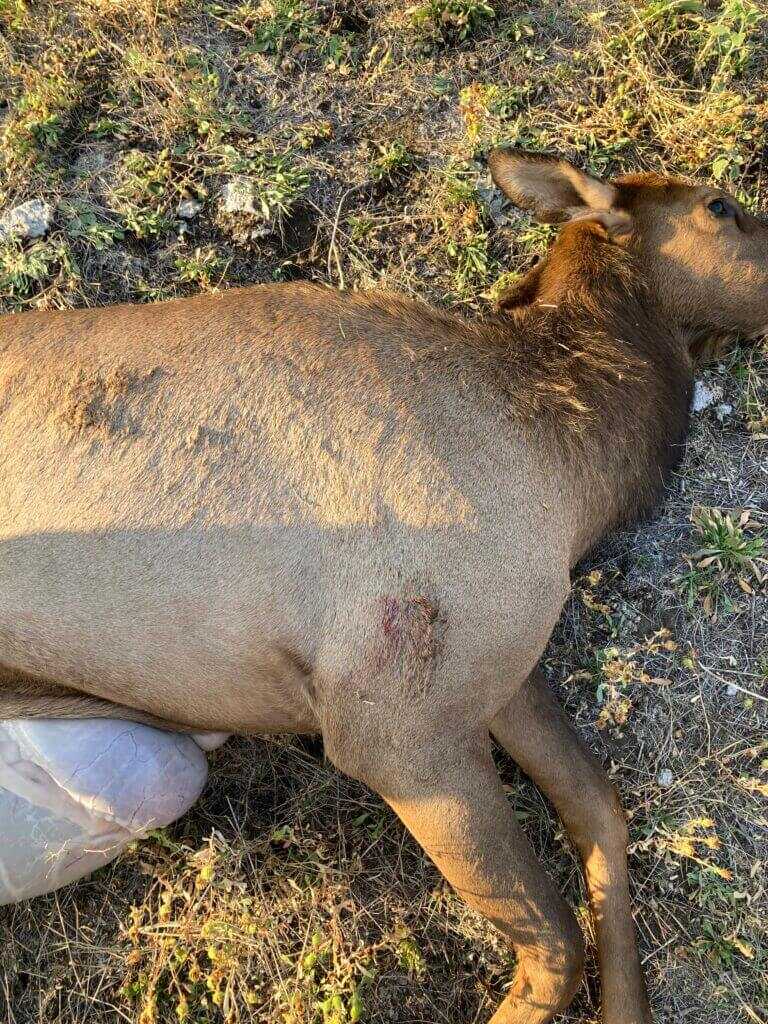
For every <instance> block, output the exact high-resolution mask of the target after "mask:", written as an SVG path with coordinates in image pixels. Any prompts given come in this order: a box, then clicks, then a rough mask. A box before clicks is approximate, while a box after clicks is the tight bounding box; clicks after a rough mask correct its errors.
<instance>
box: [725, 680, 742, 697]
mask: <svg viewBox="0 0 768 1024" xmlns="http://www.w3.org/2000/svg"><path fill="white" fill-rule="evenodd" d="M725 692H726V694H727V696H729V697H735V696H736V694H737V693H739V688H738V686H734V684H733V683H728V685H727V686H726V688H725Z"/></svg>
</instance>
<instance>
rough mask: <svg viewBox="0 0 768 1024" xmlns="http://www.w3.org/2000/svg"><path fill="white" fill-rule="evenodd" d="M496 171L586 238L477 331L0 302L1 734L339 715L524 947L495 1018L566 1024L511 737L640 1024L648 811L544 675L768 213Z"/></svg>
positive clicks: (464, 883) (539, 161)
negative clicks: (632, 858) (18, 306)
mask: <svg viewBox="0 0 768 1024" xmlns="http://www.w3.org/2000/svg"><path fill="white" fill-rule="evenodd" d="M489 162H490V168H491V172H492V175H493V178H494V180H495V182H496V184H497V185H498V186H499V187H500V188H501V189H502V190H503V191H504V192H505V193H506V195H507V196H508V197H509V198H510V199H511V200H512V201H513V202H514V203H516V204H517V205H519V206H521V207H523V208H525V209H527V210H530V211H532V212H533V213H534V215H536V216H537V217H538V218H539V219H541V220H543V221H549V222H562V224H563V226H562V228H561V230H560V232H559V235H558V237H557V238H556V240H555V241H554V243H553V244H552V247H551V249H550V251H549V253H548V255H547V256H546V258H544V259H543V260H542V261H541V262H540V263H539V264H538V265H537V266H535V267H534V268H533V269H532V270H531V271H530V272H529V273H528V274H527V276H525V277H524V278H522V279H521V280H520V282H519V283H518V284H517V285H516V286H515V287H513V288H512V289H511V290H510V291H509V292H508V293H507V294H506V295H505V296H504V298H503V299H502V302H501V309H500V311H499V312H498V314H497V315H496V316H494V317H492V318H490V319H488V320H487V321H484V322H472V323H470V322H466V321H465V320H463V319H460V318H459V317H457V316H454V315H450V314H448V313H446V312H442V311H439V310H436V309H431V308H429V307H427V306H426V305H423V304H421V303H419V302H414V301H411V300H410V299H406V298H403V297H399V296H395V295H390V294H378V293H373V294H358V293H350V292H338V291H335V290H332V289H328V288H323V287H317V286H312V285H306V284H288V285H268V286H259V287H253V288H243V289H238V290H231V291H225V292H223V293H221V294H217V295H205V296H200V297H196V298H192V299H185V300H182V301H173V302H165V303H162V304H158V305H138V306H119V307H116V308H105V309H98V310H94V309H82V310H75V311H46V312H32V313H24V314H20V315H9V316H5V317H3V318H0V348H1V350H2V359H1V360H0V374H1V375H2V396H3V398H2V407H1V411H0V663H1V664H2V666H3V674H2V676H1V677H0V718H14V717H17V718H18V717H35V716H47V717H61V718H66V717H93V716H94V715H104V716H109V717H117V718H133V719H139V720H142V721H149V722H152V723H156V724H157V723H160V724H162V725H164V726H165V727H167V728H179V729H188V730H226V731H232V732H239V733H275V732H288V731H294V732H297V733H321V734H322V736H323V739H324V742H325V749H326V752H327V756H328V757H329V758H330V759H331V760H332V761H333V762H334V764H335V765H337V766H338V768H339V769H340V770H341V771H343V772H346V773H348V774H349V775H351V776H353V777H355V778H356V779H359V780H362V781H363V782H365V783H367V784H368V785H369V786H371V787H372V788H373V789H374V790H376V791H377V792H378V793H379V794H381V796H382V797H383V798H384V799H385V800H386V801H387V803H388V804H390V805H391V807H392V808H394V810H395V812H396V813H397V814H398V815H399V816H400V818H401V819H402V821H403V822H404V823H405V825H406V826H407V827H408V829H409V830H410V831H411V832H412V834H413V835H414V836H415V838H416V840H417V841H418V842H419V843H420V844H421V846H422V847H423V848H424V850H425V851H426V853H427V854H428V855H429V857H430V858H431V859H432V860H433V861H434V863H435V864H436V865H437V867H438V868H439V870H440V871H441V872H442V873H443V875H444V876H445V877H446V879H448V881H449V882H450V883H451V884H452V885H453V886H454V887H455V888H456V890H457V891H458V892H459V893H460V894H461V895H462V896H463V898H464V899H465V900H466V901H467V903H468V904H469V905H470V906H472V907H474V908H475V909H476V910H477V911H479V912H480V913H481V914H483V915H485V917H486V918H488V919H489V920H490V921H491V922H492V923H493V924H494V925H495V926H496V927H497V928H498V929H499V930H500V931H501V932H502V934H503V935H504V937H505V939H506V940H507V941H508V942H509V944H510V945H511V946H512V947H513V948H514V950H515V953H516V956H517V968H516V974H515V977H514V981H513V984H512V987H511V989H510V990H509V992H508V994H507V996H506V998H505V999H504V1001H503V1003H502V1004H501V1006H500V1007H499V1008H498V1010H497V1011H496V1013H495V1014H494V1016H493V1024H543V1022H545V1021H549V1020H550V1019H551V1017H552V1015H553V1014H555V1013H556V1012H558V1011H561V1010H563V1009H564V1008H565V1007H566V1006H567V1005H568V1003H569V1002H570V1000H571V998H572V996H573V994H574V992H575V991H576V989H577V988H578V987H579V984H580V981H581V977H582V961H583V943H582V936H581V932H580V929H579V927H578V925H577V923H576V919H575V917H574V915H573V913H572V912H571V910H570V909H569V907H568V906H567V905H566V903H565V902H564V900H563V899H562V898H561V897H560V895H559V894H558V892H557V891H556V890H555V888H554V887H553V885H552V884H551V882H550V881H549V880H548V878H547V876H546V875H545V873H544V872H543V870H542V868H541V867H540V865H539V864H538V863H537V861H536V858H535V857H534V855H533V852H532V850H531V848H530V846H529V845H528V842H527V841H526V839H525V837H524V835H523V834H522V832H521V830H520V828H519V827H518V825H517V824H516V820H515V814H514V812H513V809H512V808H511V807H510V805H509V801H508V799H507V796H506V794H505V791H504V789H503V788H502V786H501V784H500V782H499V779H498V778H497V774H496V771H495V768H494V764H493V760H492V756H491V736H493V737H495V738H496V740H497V741H498V742H499V743H500V744H501V745H502V746H503V747H504V748H505V749H506V750H507V751H508V753H509V755H510V756H511V757H512V758H513V759H514V760H515V761H516V762H517V764H518V765H520V767H521V768H522V769H523V770H524V771H525V772H526V773H527V774H528V775H529V776H530V777H531V779H532V780H533V781H534V782H535V783H536V784H537V785H538V786H539V787H540V788H541V789H542V791H543V792H544V793H545V794H546V796H547V797H548V798H549V799H550V800H551V801H552V803H553V805H554V807H555V808H556V810H557V812H558V814H559V815H560V817H561V819H562V821H563V824H564V826H565V828H566V830H567V832H568V833H569V835H570V836H571V838H572V839H573V842H574V844H575V846H576V847H577V849H578V851H579V853H580V855H581V858H582V860H583V864H584V871H585V876H586V884H587V888H588V892H589V896H590V900H591V905H592V909H593V912H594V922H595V934H596V938H597V947H598V955H599V961H600V971H601V979H602V999H603V1019H604V1021H605V1024H647V1022H648V1021H650V1011H649V1006H648V1000H647V997H646V993H645V988H644V984H643V979H642V975H641V970H640V963H639V959H638V953H637V947H636V940H635V934H634V927H633V922H632V915H631V908H630V898H629V890H628V879H627V863H626V845H627V829H626V825H625V819H624V815H623V813H622V809H621V806H620V804H619V801H618V799H617V796H616V793H615V792H614V790H613V788H612V786H611V785H610V783H609V781H608V780H607V778H606V776H605V774H604V772H603V771H602V769H601V768H600V766H599V765H598V764H597V763H596V761H595V760H594V759H593V758H592V756H591V755H590V754H589V753H588V752H587V750H586V749H585V748H584V747H583V746H582V744H581V742H580V741H579V739H578V738H577V737H576V735H575V734H574V732H573V731H572V730H571V728H570V726H569V724H568V722H567V721H566V719H565V718H564V716H563V713H562V711H561V710H560V708H559V706H558V703H557V701H556V700H555V699H554V697H553V695H552V693H551V692H550V690H549V688H548V686H547V685H546V684H545V682H544V680H543V678H542V674H541V672H540V670H539V669H538V668H537V663H538V661H539V658H540V656H541V654H542V651H543V649H544V647H545V645H546V643H547V640H548V638H549V636H550V633H551V632H552V629H553V627H554V625H555V623H556V622H557V619H558V616H559V615H560V611H561V609H562V607H563V603H564V600H565V598H566V596H567V594H568V589H569V574H570V571H571V569H572V568H573V566H574V565H575V563H576V562H577V561H578V560H579V559H580V558H581V557H582V556H583V555H584V554H585V552H587V551H588V550H589V549H590V548H591V547H592V546H593V545H594V544H595V543H596V542H597V541H598V540H599V538H601V537H602V536H603V535H604V534H605V533H606V531H609V530H611V529H612V528H614V527H616V526H618V525H620V524H625V523H627V522H629V521H631V520H634V519H636V518H637V517H638V516H639V515H641V514H642V513H643V512H644V511H646V510H648V509H649V508H650V507H651V506H652V505H653V504H654V503H655V502H656V501H657V499H658V498H659V496H660V494H661V493H662V490H663V488H664V484H665V481H666V480H668V478H669V475H670V471H671V470H672V468H673V467H674V465H675V463H676V461H677V460H678V459H679V457H680V455H681V452H682V445H683V441H684V438H685V434H686V427H687V421H688V406H689V400H690V395H691V385H692V375H693V367H694V359H695V357H696V355H697V353H698V352H699V351H700V350H701V349H702V347H704V346H705V343H706V342H707V341H708V339H711V338H713V337H716V338H726V337H729V336H732V335H734V334H737V333H740V334H744V335H753V334H756V333H758V332H761V331H764V330H765V329H766V327H768V226H767V225H766V224H764V223H762V222H761V221H759V220H758V219H757V218H755V217H754V216H752V215H750V214H748V213H747V212H746V211H745V210H744V209H743V208H742V207H741V206H740V205H739V203H738V202H736V200H735V199H733V198H732V197H731V196H729V195H727V194H725V193H724V192H723V191H722V190H720V189H718V188H710V187H708V186H703V185H691V184H688V183H686V182H683V181H680V180H677V179H673V178H667V177H661V176H659V175H656V174H636V175H631V176H629V177H623V178H619V179H618V180H616V181H613V182H611V183H608V182H605V181H601V180H599V179H597V178H595V177H592V176H590V175H588V174H585V173H583V172H581V171H580V170H578V169H576V168H575V167H574V166H572V165H571V164H570V163H568V162H566V161H564V160H557V159H553V158H550V157H545V156H542V155H533V154H527V153H523V152H518V151H511V150H504V149H500V150H496V151H494V152H493V153H492V154H491V155H490V161H489Z"/></svg>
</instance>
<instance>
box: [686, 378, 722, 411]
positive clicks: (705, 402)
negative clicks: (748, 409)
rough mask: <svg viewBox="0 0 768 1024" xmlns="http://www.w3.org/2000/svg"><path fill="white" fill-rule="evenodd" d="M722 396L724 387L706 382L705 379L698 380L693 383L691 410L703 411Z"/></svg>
mask: <svg viewBox="0 0 768 1024" xmlns="http://www.w3.org/2000/svg"><path fill="white" fill-rule="evenodd" d="M722 397H723V389H722V388H721V387H720V385H719V384H705V383H704V381H703V380H697V381H696V383H695V384H694V385H693V399H692V401H691V412H703V411H704V410H705V409H709V407H710V406H711V405H714V404H715V402H719V401H720V399H721V398H722Z"/></svg>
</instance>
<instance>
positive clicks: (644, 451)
mask: <svg viewBox="0 0 768 1024" xmlns="http://www.w3.org/2000/svg"><path fill="white" fill-rule="evenodd" d="M500 305H501V308H502V309H503V310H504V311H505V315H503V316H501V317H500V318H498V319H497V320H495V321H494V322H493V323H492V324H489V325H488V326H487V327H486V338H488V337H489V335H490V337H491V338H492V339H493V344H492V345H491V349H492V350H493V352H494V353H495V360H494V361H495V362H496V366H497V374H495V376H496V375H497V380H498V382H499V384H500V386H501V387H502V389H506V390H507V392H508V404H507V407H508V410H509V414H510V415H511V416H512V417H513V418H514V419H517V420H519V421H522V422H525V423H528V424H530V426H531V428H532V429H534V430H535V431H536V434H537V435H538V436H540V437H543V438H544V439H545V442H546V443H547V444H549V445H550V446H551V448H552V450H553V454H557V455H559V456H560V458H561V459H562V464H563V466H564V469H565V470H566V472H567V473H568V474H569V475H570V477H571V479H572V481H573V487H574V488H575V495H576V497H577V499H578V500H579V501H581V502H582V504H583V510H584V516H585V520H584V532H585V538H586V539H585V541H584V546H585V548H586V547H589V546H591V544H592V543H594V542H595V541H596V540H597V539H598V537H599V536H601V535H602V534H603V533H605V532H606V530H608V529H610V528H612V527H614V526H617V525H621V524H625V523H627V522H629V521H632V520H634V519H636V518H638V517H639V516H641V515H643V514H644V513H645V512H647V511H648V510H649V509H650V508H651V507H652V506H653V505H654V504H655V503H656V502H657V501H658V499H659V497H660V494H661V493H662V491H663V488H664V485H665V483H666V482H667V480H668V479H669V476H670V474H671V471H672V470H673V468H674V466H675V464H676V463H677V462H678V460H679V458H680V457H681V455H682V442H683V440H684V438H685V434H686V430H687V425H688V408H689V404H690V394H691V386H692V363H691V359H690V356H689V354H688V348H687V345H686V343H685V339H684V338H683V337H682V336H681V335H680V334H678V333H677V332H676V331H675V328H674V327H673V326H672V325H671V324H669V323H668V322H667V321H665V319H664V317H663V316H662V314H661V313H660V312H659V310H658V307H657V305H656V304H655V303H654V301H653V299H652V297H651V295H650V294H649V293H648V291H647V290H646V287H645V285H644V283H643V279H642V273H641V271H640V268H638V267H636V266H635V262H634V259H633V257H632V255H631V253H630V252H628V251H627V250H626V249H625V248H623V247H621V246H618V245H615V244H613V243H611V242H610V241H609V240H608V239H607V237H606V235H605V233H604V231H603V230H602V229H600V228H599V227H598V226H596V225H592V224H590V223H589V222H585V223H582V224H574V225H571V226H569V227H568V228H566V229H564V230H563V232H562V233H561V236H560V239H559V240H558V242H557V244H556V246H555V247H554V249H553V251H552V253H551V255H550V256H549V257H548V258H547V260H545V261H544V262H543V263H542V264H540V265H539V266H537V267H536V268H534V270H532V271H531V272H530V274H529V275H528V276H527V277H526V278H524V279H523V280H522V281H521V282H520V284H519V285H518V286H517V287H516V288H515V290H514V292H513V293H511V294H509V295H507V296H506V297H504V298H503V299H502V302H501V303H500Z"/></svg>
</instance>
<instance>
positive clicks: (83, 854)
mask: <svg viewBox="0 0 768 1024" xmlns="http://www.w3.org/2000/svg"><path fill="white" fill-rule="evenodd" d="M217 739H220V738H217ZM215 743H216V741H215V740H213V737H211V736H210V734H209V735H208V736H206V737H201V745H198V743H197V742H195V740H194V739H193V738H191V737H189V736H182V735H179V734H178V733H172V732H162V731H160V730H159V729H153V728H150V727H149V726H145V725H138V724H134V723H132V722H120V721H112V720H109V719H105V720H97V719H89V720H79V721H48V720H41V719H34V720H18V721H6V722H0V905H2V904H5V903H13V902H16V901H17V900H22V899H28V898H30V897H32V896H39V895H41V894H43V893H46V892H50V891H51V890H53V889H57V888H59V886H62V885H66V884H67V883H69V882H73V881H75V880H76V879H78V878H82V877H83V876H84V875H87V874H90V873H91V872H92V871H95V870H96V869H97V868H100V867H102V866H103V865H105V864H108V863H109V862H110V861H111V860H113V859H114V858H115V857H116V856H117V855H118V854H119V853H120V852H121V851H122V850H123V849H125V847H126V845H127V844H128V843H129V842H131V841H132V840H133V839H136V838H138V837H140V836H142V835H144V834H145V833H146V832H147V831H148V830H149V829H152V828H160V827H162V826H164V825H168V824H170V822H172V821H174V820H175V819H176V818H178V817H179V816H180V815H181V814H183V813H184V812H185V811H186V810H187V809H188V808H189V807H191V805H192V804H193V803H194V802H195V800H197V798H198V796H199V795H200V793H201V791H202V789H203V786H204V785H205V781H206V778H207V774H208V764H207V761H206V757H205V753H204V752H203V750H202V749H201V746H202V745H205V746H206V747H207V748H208V749H210V747H211V746H213V745H215Z"/></svg>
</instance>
